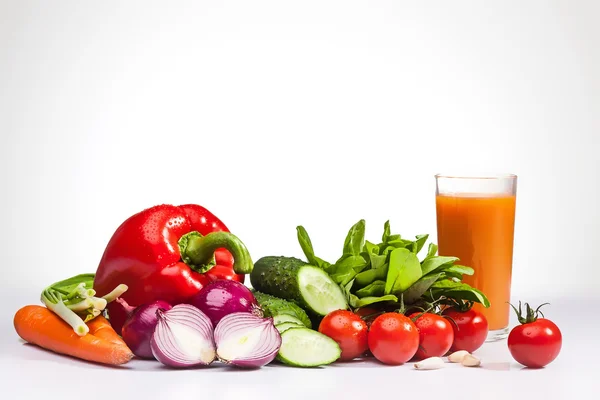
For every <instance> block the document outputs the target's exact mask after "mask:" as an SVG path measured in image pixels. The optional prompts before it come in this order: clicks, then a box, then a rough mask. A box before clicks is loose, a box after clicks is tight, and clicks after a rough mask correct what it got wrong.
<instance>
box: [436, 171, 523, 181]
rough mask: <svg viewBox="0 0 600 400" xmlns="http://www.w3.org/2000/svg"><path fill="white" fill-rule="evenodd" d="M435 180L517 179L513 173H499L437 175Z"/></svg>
mask: <svg viewBox="0 0 600 400" xmlns="http://www.w3.org/2000/svg"><path fill="white" fill-rule="evenodd" d="M435 178H436V179H439V178H444V179H480V180H483V179H489V180H502V179H517V175H516V174H511V173H499V174H473V175H468V174H442V173H438V174H435Z"/></svg>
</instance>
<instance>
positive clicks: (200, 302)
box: [189, 280, 260, 327]
mask: <svg viewBox="0 0 600 400" xmlns="http://www.w3.org/2000/svg"><path fill="white" fill-rule="evenodd" d="M189 304H192V305H193V306H196V307H198V308H199V309H200V310H201V311H202V312H203V313H204V314H206V315H207V316H208V317H209V318H210V320H211V322H212V324H213V326H215V327H216V326H217V325H218V324H219V322H220V321H221V319H222V318H223V317H225V316H226V315H229V314H231V313H236V312H248V313H254V314H257V315H258V314H259V313H260V307H259V306H258V302H257V301H256V298H255V297H254V295H253V294H252V292H251V291H250V289H248V287H246V286H245V285H244V284H243V283H240V282H237V281H233V280H217V281H214V282H211V283H210V284H208V285H206V286H205V287H204V288H202V290H200V292H198V293H197V294H196V295H194V297H192V298H191V299H190V301H189Z"/></svg>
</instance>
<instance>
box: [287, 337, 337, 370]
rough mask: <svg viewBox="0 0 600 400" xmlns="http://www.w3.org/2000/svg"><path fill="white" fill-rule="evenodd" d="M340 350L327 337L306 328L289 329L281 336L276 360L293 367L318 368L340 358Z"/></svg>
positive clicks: (333, 341)
mask: <svg viewBox="0 0 600 400" xmlns="http://www.w3.org/2000/svg"><path fill="white" fill-rule="evenodd" d="M341 354H342V350H341V349H340V346H339V345H338V344H337V342H336V341H335V340H333V339H331V338H330V337H328V336H325V335H323V334H322V333H319V332H317V331H313V330H312V329H307V328H290V329H288V330H286V331H285V332H283V333H282V334H281V347H280V349H279V353H278V354H277V359H278V360H279V361H281V362H282V363H284V364H287V365H290V366H294V367H318V366H320V365H327V364H331V363H332V362H334V361H336V360H337V359H339V358H340V355H341Z"/></svg>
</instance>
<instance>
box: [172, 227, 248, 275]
mask: <svg viewBox="0 0 600 400" xmlns="http://www.w3.org/2000/svg"><path fill="white" fill-rule="evenodd" d="M221 248H223V249H226V250H228V251H229V252H230V253H231V254H232V255H233V260H234V262H233V271H234V272H235V273H236V274H249V273H250V272H252V269H253V268H254V264H253V263H252V258H251V257H250V253H249V252H248V249H247V248H246V245H244V243H243V242H242V241H241V240H240V239H239V238H238V237H237V236H235V235H234V234H232V233H230V232H211V233H209V234H208V235H206V236H202V235H201V234H200V233H199V232H190V233H187V234H185V235H183V236H182V237H181V239H179V250H180V253H181V259H182V260H183V262H185V263H186V264H187V265H188V266H189V267H190V268H192V269H193V270H194V271H196V272H200V273H204V272H206V271H208V270H209V269H211V268H212V267H213V266H214V253H215V250H217V249H221Z"/></svg>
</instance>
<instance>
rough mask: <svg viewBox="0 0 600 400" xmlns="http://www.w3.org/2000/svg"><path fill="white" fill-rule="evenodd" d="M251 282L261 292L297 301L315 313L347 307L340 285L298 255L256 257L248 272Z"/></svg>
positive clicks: (323, 314)
mask: <svg viewBox="0 0 600 400" xmlns="http://www.w3.org/2000/svg"><path fill="white" fill-rule="evenodd" d="M250 283H251V284H252V287H254V288H255V289H256V290H258V291H260V292H263V293H268V294H270V295H273V296H277V297H280V298H282V299H286V300H292V301H294V302H297V303H298V304H299V305H300V306H302V307H304V308H306V309H307V310H309V311H311V312H313V313H315V314H317V315H321V316H325V315H327V314H329V313H330V312H332V311H335V310H340V309H342V310H345V309H347V308H348V302H347V301H346V297H345V296H344V293H343V292H342V289H341V288H340V286H338V285H337V284H336V283H335V282H334V281H333V280H332V279H331V278H330V277H329V275H328V274H327V272H325V271H323V270H322V269H321V268H319V267H315V266H314V265H310V264H307V263H305V262H304V261H302V260H300V259H298V258H294V257H274V256H268V257H263V258H261V259H259V260H258V261H256V262H255V263H254V269H253V270H252V273H250Z"/></svg>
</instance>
